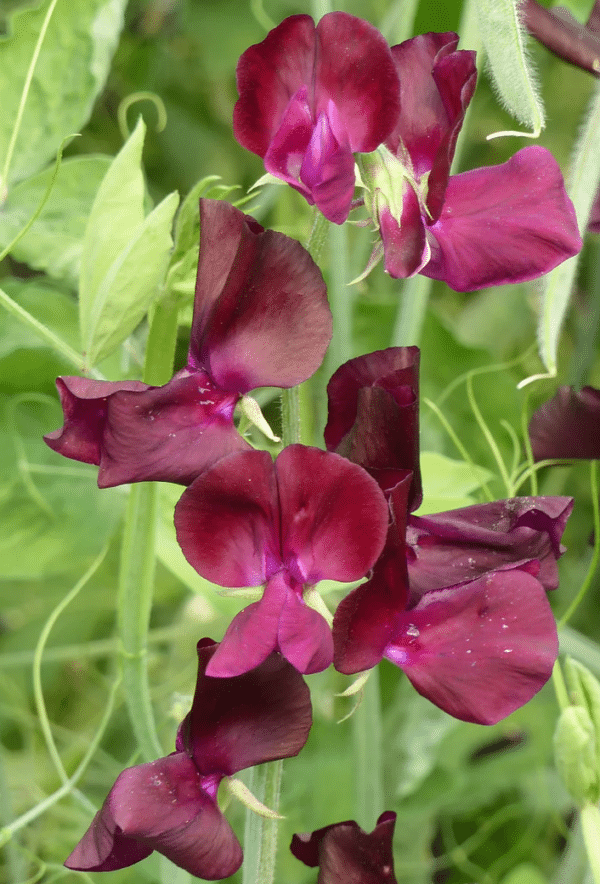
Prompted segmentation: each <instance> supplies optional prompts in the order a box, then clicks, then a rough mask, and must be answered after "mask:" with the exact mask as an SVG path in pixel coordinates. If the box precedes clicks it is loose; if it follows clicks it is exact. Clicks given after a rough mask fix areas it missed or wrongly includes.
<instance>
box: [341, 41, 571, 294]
mask: <svg viewBox="0 0 600 884" xmlns="http://www.w3.org/2000/svg"><path fill="white" fill-rule="evenodd" d="M457 44H458V37H457V35H456V34H453V33H446V34H434V33H429V34H422V35H420V36H418V37H414V38H412V39H411V40H406V41H405V42H404V43H401V44H400V45H398V46H394V47H392V56H393V58H394V63H395V65H396V69H397V72H398V77H399V80H400V113H399V115H398V118H397V121H396V125H395V127H394V130H393V132H392V133H391V135H389V136H388V138H387V139H386V140H385V142H384V144H383V145H381V146H380V147H379V148H378V149H377V151H376V152H375V153H373V154H371V155H369V156H362V157H359V158H358V163H359V167H360V171H361V178H362V183H363V185H364V187H365V204H366V205H367V207H368V209H369V210H370V213H371V216H372V218H373V221H374V222H375V224H376V225H377V227H378V228H379V232H380V235H381V242H380V243H378V245H377V246H376V247H375V251H374V253H373V256H372V257H371V259H370V261H369V265H368V266H369V268H370V267H371V266H373V265H374V264H375V263H376V262H377V261H378V260H379V259H380V258H381V257H382V255H383V256H384V266H385V269H386V271H387V272H388V273H389V274H390V275H391V276H393V277H396V278H405V277H409V276H413V275H414V274H416V273H422V274H423V275H424V276H429V277H430V278H432V279H441V280H444V281H445V282H446V283H447V284H448V285H449V286H450V287H451V288H453V289H455V290H456V291H472V290H473V289H479V288H483V287H485V286H492V285H503V284H506V283H515V282H523V281H526V280H529V279H534V278H536V277H538V276H540V275H541V274H543V273H547V272H548V271H549V270H552V268H553V267H556V265H557V264H560V263H561V262H562V261H564V260H565V259H566V258H569V257H571V256H572V255H575V254H577V252H579V250H580V249H581V237H580V235H579V230H578V227H577V219H576V217H575V211H574V209H573V205H572V203H571V201H570V199H569V197H568V196H567V194H566V191H565V188H564V182H563V178H562V174H561V171H560V169H559V167H558V165H557V163H556V161H555V160H554V159H553V157H552V155H551V154H550V153H549V152H548V151H547V150H545V149H544V148H542V147H537V146H532V147H526V148H523V149H522V150H520V151H518V152H517V153H516V154H515V156H514V157H512V158H511V159H510V160H508V162H506V163H504V164H502V165H500V166H490V167H487V168H482V169H475V170H473V171H470V172H464V173H462V174H460V175H454V176H452V177H450V166H451V163H452V159H453V156H454V151H455V147H456V140H457V137H458V134H459V131H460V129H461V126H462V123H463V120H464V116H465V113H466V110H467V107H468V104H469V102H470V100H471V98H472V96H473V92H474V90H475V82H476V76H477V72H476V68H475V53H474V52H469V51H462V50H457V49H456V47H457Z"/></svg>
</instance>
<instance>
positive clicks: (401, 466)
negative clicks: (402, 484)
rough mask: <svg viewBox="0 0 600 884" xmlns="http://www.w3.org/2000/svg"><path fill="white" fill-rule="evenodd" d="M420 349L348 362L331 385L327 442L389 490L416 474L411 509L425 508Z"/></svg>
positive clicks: (391, 349) (397, 350)
mask: <svg viewBox="0 0 600 884" xmlns="http://www.w3.org/2000/svg"><path fill="white" fill-rule="evenodd" d="M419 357H420V352H419V349H418V347H389V348H388V349H387V350H378V351H376V352H374V353H368V354H367V355H366V356H359V357H357V358H356V359H351V360H350V361H349V362H346V363H344V365H342V366H340V368H339V369H338V370H337V371H336V372H335V374H334V375H333V376H332V378H331V380H330V381H329V384H328V385H327V396H328V403H329V406H328V420H327V426H326V427H325V434H324V435H325V444H326V446H327V448H328V449H329V450H335V451H337V452H338V453H339V454H342V455H344V457H347V458H348V459H349V460H351V461H352V462H354V463H357V464H359V465H360V466H362V467H364V469H366V470H367V471H368V472H369V473H370V474H371V475H372V476H373V477H374V478H375V479H376V480H377V482H378V483H379V485H380V487H381V488H382V489H383V490H384V491H388V490H389V489H390V488H392V487H393V486H394V485H395V484H396V483H397V482H398V481H400V480H402V479H403V478H404V477H405V476H406V474H407V472H409V471H410V472H411V473H412V478H411V492H410V495H409V501H408V507H409V509H410V510H413V509H416V508H417V507H418V506H420V503H421V497H422V489H421V474H420V468H419Z"/></svg>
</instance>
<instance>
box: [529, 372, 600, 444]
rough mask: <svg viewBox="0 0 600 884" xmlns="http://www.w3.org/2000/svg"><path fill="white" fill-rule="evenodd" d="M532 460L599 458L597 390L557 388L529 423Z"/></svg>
mask: <svg viewBox="0 0 600 884" xmlns="http://www.w3.org/2000/svg"><path fill="white" fill-rule="evenodd" d="M529 438H530V440H531V450H532V452H533V459H534V460H536V461H538V460H546V458H561V459H562V458H564V459H565V460H572V459H584V460H587V459H589V460H597V459H598V458H600V390H596V389H595V388H594V387H583V389H582V390H579V391H576V390H574V389H573V387H567V386H564V387H559V388H558V390H557V391H556V393H555V394H554V396H553V397H552V399H549V400H548V402H545V403H544V404H543V405H540V407H539V408H538V409H536V410H535V411H534V413H533V414H532V416H531V420H530V422H529Z"/></svg>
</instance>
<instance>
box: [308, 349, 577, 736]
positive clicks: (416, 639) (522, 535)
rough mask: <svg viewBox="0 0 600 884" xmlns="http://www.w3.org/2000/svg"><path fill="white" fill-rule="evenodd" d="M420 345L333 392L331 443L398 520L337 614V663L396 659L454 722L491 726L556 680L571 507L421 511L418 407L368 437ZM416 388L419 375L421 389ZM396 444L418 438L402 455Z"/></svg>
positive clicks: (349, 375) (515, 504)
mask: <svg viewBox="0 0 600 884" xmlns="http://www.w3.org/2000/svg"><path fill="white" fill-rule="evenodd" d="M402 349H404V350H405V352H404V354H402V353H399V352H398V350H402ZM413 350H414V348H390V350H389V351H385V350H384V351H380V352H379V353H377V354H369V355H368V356H366V357H358V358H357V359H354V360H351V361H350V362H349V363H346V365H343V366H341V367H340V368H339V369H338V371H337V372H336V374H335V375H334V377H333V378H332V381H331V382H330V385H329V388H328V392H329V393H330V396H329V421H328V425H327V428H326V439H328V447H330V446H331V447H336V450H338V451H339V450H340V449H341V447H345V448H346V451H347V454H348V456H350V457H351V458H352V459H354V458H357V462H358V463H360V465H361V466H363V467H365V468H366V469H368V470H370V471H371V472H372V475H374V476H376V475H377V474H378V473H379V474H380V475H382V476H384V477H385V478H386V483H385V485H383V486H382V487H383V490H384V492H385V495H386V497H387V499H388V503H389V507H390V514H391V517H390V522H389V528H388V535H387V539H386V544H385V547H384V550H383V552H382V554H381V556H380V557H379V559H378V561H377V562H376V564H375V566H374V568H373V572H372V575H371V576H370V578H369V580H368V581H367V582H366V583H364V584H362V585H361V586H359V587H358V588H357V589H355V590H354V591H352V592H351V593H350V594H349V595H348V596H347V597H346V598H345V599H344V600H343V601H342V602H341V603H340V605H339V606H338V609H337V611H336V613H335V617H334V624H333V638H334V665H335V667H336V669H338V670H339V671H340V672H344V673H346V674H352V673H355V672H360V671H362V670H366V669H370V668H371V667H373V666H375V665H376V664H377V663H378V662H379V661H380V660H381V659H382V658H383V657H386V658H388V659H389V660H391V661H392V662H393V663H395V664H396V665H397V666H399V667H400V668H402V669H403V670H404V671H405V673H406V674H407V676H408V678H409V679H410V681H411V682H412V683H413V685H414V686H415V687H416V689H417V690H418V691H419V693H421V694H422V695H423V696H425V697H427V698H428V699H429V700H431V701H432V702H433V703H435V704H436V705H437V706H440V707H441V708H442V709H444V710H445V711H447V712H448V713H450V714H451V715H453V716H455V717H456V718H461V719H463V720H465V721H473V722H478V723H481V724H493V723H495V722H497V721H499V720H500V719H501V718H504V717H505V716H507V715H509V714H510V713H511V712H512V711H514V710H515V709H517V708H518V707H519V706H521V705H523V704H524V703H526V702H527V701H528V700H529V699H531V697H532V696H533V695H534V694H535V693H536V692H537V691H538V690H540V688H541V687H542V686H543V684H544V683H545V682H546V681H547V679H548V678H549V676H550V674H551V671H552V666H553V663H554V660H555V659H556V654H557V649H558V644H557V636H556V625H555V621H554V617H553V614H552V610H551V608H550V605H549V604H548V601H547V598H546V590H547V589H553V588H555V587H556V585H557V582H558V574H557V569H556V560H557V558H558V557H559V556H560V555H561V554H562V552H563V551H564V548H563V547H562V546H561V543H560V539H561V536H562V533H563V531H564V527H565V524H566V521H567V518H568V516H569V514H570V512H571V509H572V506H573V502H572V500H571V499H570V498H564V497H546V498H544V497H529V498H514V499H511V500H504V501H496V502H493V503H488V504H478V505H475V506H471V507H465V508H463V509H460V510H454V511H450V512H446V513H438V514H435V515H428V516H417V515H414V514H411V510H413V509H414V508H415V492H414V479H413V473H412V469H411V468H412V467H413V466H414V465H415V463H418V448H416V453H415V444H418V442H415V440H418V427H416V426H415V412H414V411H413V410H412V409H405V410H401V409H397V411H396V413H395V414H396V423H395V424H394V425H391V426H388V433H387V436H386V437H385V439H384V440H383V441H381V440H379V444H378V445H376V446H375V445H369V444H368V442H369V440H371V439H372V438H373V436H374V433H375V430H376V429H377V428H378V426H379V424H380V417H379V415H378V414H377V406H376V404H375V401H374V400H372V398H371V397H370V394H369V391H370V390H371V389H372V388H373V387H375V388H376V387H377V386H378V385H379V384H381V385H382V386H384V387H385V389H386V390H387V391H388V395H393V392H394V387H393V384H392V383H391V382H390V378H393V377H394V374H393V371H394V369H396V370H397V366H398V364H399V363H402V362H404V363H406V364H408V365H411V366H412V371H413V372H414V373H415V374H416V371H417V367H418V358H416V356H415V353H414V352H413ZM377 371H380V372H381V378H380V379H379V380H378V378H377ZM417 387H418V380H417V379H416V378H415V377H413V378H412V380H411V388H412V389H417ZM365 391H366V392H365ZM390 391H391V392H390ZM361 402H363V403H364V402H367V403H369V404H370V405H371V408H367V407H364V406H363V407H361V406H360V403H361ZM387 414H388V415H390V414H391V412H390V411H389V409H388V411H387ZM336 427H341V428H342V429H343V430H345V435H342V436H341V441H338V440H340V433H339V431H338V432H333V433H332V430H334V429H335V428H336ZM398 438H401V439H403V440H405V441H406V440H410V444H408V445H407V448H406V450H405V452H404V454H403V455H402V454H401V453H400V452H399V449H398V446H397V444H395V440H396V439H398ZM356 440H358V441H359V442H360V440H366V441H364V442H361V443H360V444H358V443H357V441H356ZM336 441H337V445H336ZM375 463H376V464H377V470H373V466H374V464H375ZM386 465H387V469H386ZM390 468H392V469H390ZM403 468H404V474H402V469H403ZM394 480H395V481H394ZM419 489H420V484H419ZM416 499H417V501H418V500H420V493H419V496H418V497H417V498H416ZM417 505H418V503H417Z"/></svg>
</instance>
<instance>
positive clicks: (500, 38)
mask: <svg viewBox="0 0 600 884" xmlns="http://www.w3.org/2000/svg"><path fill="white" fill-rule="evenodd" d="M477 11H478V13H479V30H480V33H481V39H482V41H483V45H484V47H485V50H486V54H487V59H488V67H489V70H490V74H491V79H492V85H493V86H494V90H495V91H496V93H497V95H498V98H499V99H500V101H501V102H502V104H503V105H504V106H505V107H506V109H507V111H508V112H509V113H510V114H512V115H513V116H514V117H515V118H516V119H517V120H518V121H519V122H520V123H522V124H523V125H524V126H527V127H529V128H530V129H531V130H532V131H531V132H513V133H508V132H507V133H496V134H498V135H500V134H514V135H528V136H529V137H532V138H537V137H538V136H539V134H540V132H541V131H542V129H543V127H544V106H543V104H542V100H541V98H540V95H539V92H538V87H537V83H536V78H535V73H534V71H533V69H532V65H531V61H530V59H529V58H528V56H527V48H526V40H527V31H526V29H525V27H524V25H523V22H522V13H521V10H520V3H519V0H478V3H477Z"/></svg>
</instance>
